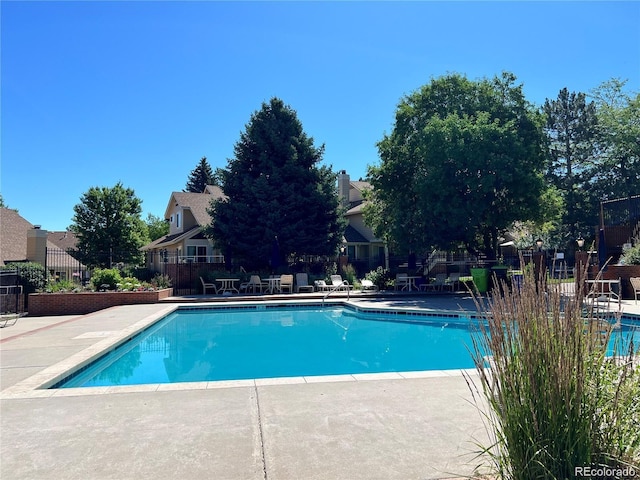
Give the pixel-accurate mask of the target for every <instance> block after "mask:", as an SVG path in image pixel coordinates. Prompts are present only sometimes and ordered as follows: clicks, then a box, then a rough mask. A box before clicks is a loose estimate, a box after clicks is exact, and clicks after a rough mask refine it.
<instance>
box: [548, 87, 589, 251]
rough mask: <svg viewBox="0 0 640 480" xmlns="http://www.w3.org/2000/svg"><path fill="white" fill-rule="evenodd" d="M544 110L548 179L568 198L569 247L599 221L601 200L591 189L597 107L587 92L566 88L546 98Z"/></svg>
mask: <svg viewBox="0 0 640 480" xmlns="http://www.w3.org/2000/svg"><path fill="white" fill-rule="evenodd" d="M544 113H545V116H546V129H545V130H546V133H547V137H548V142H549V156H548V165H547V173H546V178H547V181H548V182H549V183H550V184H552V185H553V186H555V187H556V188H557V189H558V191H559V192H560V194H561V196H562V198H563V201H564V207H565V213H564V215H563V216H562V220H561V222H562V227H561V229H560V232H558V233H559V234H560V235H561V236H563V237H564V243H565V245H563V246H562V247H563V248H567V247H569V246H572V245H573V244H574V242H575V240H576V238H578V236H580V235H581V234H584V233H582V232H588V231H590V230H591V227H592V226H593V225H596V224H597V223H598V222H597V213H598V199H597V197H595V196H594V195H593V189H592V188H590V187H591V185H592V182H593V179H594V172H595V165H596V163H595V153H596V126H597V119H596V108H595V104H594V103H593V102H587V101H586V97H585V94H584V93H573V92H572V93H569V91H568V90H567V89H566V88H563V89H562V90H560V93H559V94H558V98H557V99H556V100H549V99H547V100H546V101H545V103H544Z"/></svg>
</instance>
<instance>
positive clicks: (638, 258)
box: [620, 244, 640, 265]
mask: <svg viewBox="0 0 640 480" xmlns="http://www.w3.org/2000/svg"><path fill="white" fill-rule="evenodd" d="M620 263H621V264H623V265H640V244H638V245H635V246H633V247H631V248H629V249H628V250H626V251H625V252H624V253H623V254H622V257H620Z"/></svg>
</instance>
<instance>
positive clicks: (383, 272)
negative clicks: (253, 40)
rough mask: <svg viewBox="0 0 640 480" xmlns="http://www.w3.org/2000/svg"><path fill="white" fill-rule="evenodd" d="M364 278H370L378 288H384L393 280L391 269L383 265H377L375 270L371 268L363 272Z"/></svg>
mask: <svg viewBox="0 0 640 480" xmlns="http://www.w3.org/2000/svg"><path fill="white" fill-rule="evenodd" d="M364 278H365V279H367V280H371V281H372V282H373V284H374V285H376V286H377V287H378V288H379V289H380V290H386V289H387V287H388V286H389V285H391V282H392V280H393V276H392V275H391V271H390V270H388V269H386V268H384V267H378V268H376V269H375V270H371V271H370V272H369V273H367V274H365V276H364Z"/></svg>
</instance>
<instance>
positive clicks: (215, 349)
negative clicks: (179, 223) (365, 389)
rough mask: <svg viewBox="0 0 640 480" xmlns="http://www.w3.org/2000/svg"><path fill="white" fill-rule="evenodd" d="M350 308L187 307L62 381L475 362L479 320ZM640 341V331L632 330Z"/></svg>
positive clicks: (129, 381)
mask: <svg viewBox="0 0 640 480" xmlns="http://www.w3.org/2000/svg"><path fill="white" fill-rule="evenodd" d="M474 322H475V320H470V319H468V318H465V317H458V316H457V315H450V316H447V317H436V316H412V315H406V314H404V315H401V314H399V313H398V314H393V313H383V312H380V311H377V312H374V313H368V312H360V311H356V310H353V309H351V308H348V307H334V306H331V307H324V308H323V307H320V306H316V307H300V306H298V307H296V308H291V307H286V306H275V305H274V306H271V307H265V306H264V305H262V306H255V305H253V306H251V307H245V308H233V307H231V308H224V309H220V308H216V309H204V308H192V309H179V310H177V311H176V312H174V313H172V314H170V315H169V316H167V317H165V318H164V319H162V320H160V321H159V322H158V323H156V324H154V325H152V326H151V327H149V328H147V329H146V330H144V331H143V332H141V333H140V334H138V335H137V336H135V337H134V338H132V339H131V340H129V341H128V342H126V343H124V344H122V345H120V346H119V347H117V348H115V349H114V350H112V351H110V352H109V353H107V354H105V355H104V356H103V357H101V358H100V359H98V360H97V361H95V362H93V363H92V364H90V365H89V366H88V367H86V368H84V369H83V370H81V371H79V372H76V373H74V374H72V375H70V376H69V377H68V378H67V379H65V380H64V381H62V382H60V383H59V384H57V385H55V386H54V387H53V388H69V387H91V386H111V385H135V384H149V383H153V384H155V383H176V382H205V381H215V380H240V379H251V378H270V377H291V376H313V375H340V374H357V373H379V372H403V371H418V370H448V369H462V368H473V366H474V365H473V361H472V359H471V355H470V353H469V350H468V348H469V347H471V344H472V343H471V335H472V331H473V328H472V324H473V323H474ZM621 332H622V334H623V335H624V337H625V338H626V337H629V338H633V339H634V343H635V344H636V345H637V344H638V343H640V332H639V331H638V330H637V329H634V330H633V331H631V327H627V328H623V330H622V331H621Z"/></svg>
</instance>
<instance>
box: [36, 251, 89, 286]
mask: <svg viewBox="0 0 640 480" xmlns="http://www.w3.org/2000/svg"><path fill="white" fill-rule="evenodd" d="M46 258H47V263H46V265H45V269H46V270H47V272H48V273H49V275H50V276H51V279H53V280H58V281H60V280H65V281H70V282H74V283H78V284H81V285H86V283H87V282H88V281H89V278H91V271H90V270H89V268H87V267H86V266H85V265H84V264H83V263H82V262H81V261H80V260H78V258H79V255H78V254H77V252H75V251H74V250H71V249H69V250H63V249H61V248H49V247H47V256H46Z"/></svg>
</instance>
